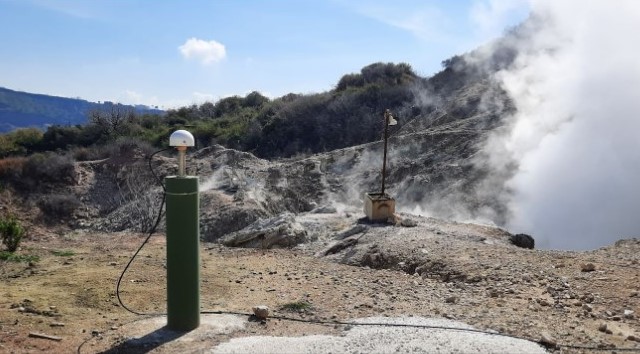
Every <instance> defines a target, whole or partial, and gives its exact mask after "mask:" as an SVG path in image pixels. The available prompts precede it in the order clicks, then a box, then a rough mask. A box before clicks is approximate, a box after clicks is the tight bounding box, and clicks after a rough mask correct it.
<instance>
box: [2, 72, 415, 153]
mask: <svg viewBox="0 0 640 354" xmlns="http://www.w3.org/2000/svg"><path fill="white" fill-rule="evenodd" d="M425 83H426V80H425V79H422V78H420V77H419V76H418V75H416V74H415V72H414V71H413V69H412V68H411V66H410V65H409V64H405V63H400V64H394V63H374V64H371V65H368V66H366V67H364V68H362V69H361V71H360V72H359V73H353V74H347V75H344V76H343V77H342V78H341V79H340V80H339V81H338V83H337V84H336V87H335V88H334V89H333V90H330V91H327V92H323V93H317V94H305V95H301V94H288V95H285V96H282V97H279V98H275V99H270V98H268V97H266V96H264V95H262V94H260V93H259V92H255V91H254V92H251V93H249V94H247V95H246V96H245V97H240V96H232V97H226V98H223V99H220V100H218V101H217V102H215V103H212V102H206V103H203V104H201V105H195V104H194V105H191V106H187V107H181V108H178V109H172V110H168V111H167V112H165V113H164V114H163V115H152V114H137V113H135V112H134V111H132V110H131V109H130V108H127V107H125V106H121V105H117V104H115V105H111V106H109V107H107V108H103V109H102V110H93V111H91V112H89V114H88V122H87V124H85V125H74V126H59V125H57V126H50V127H48V129H47V130H46V131H45V132H44V133H40V132H38V131H37V130H34V129H30V130H17V131H15V132H12V133H9V134H7V135H5V136H1V135H0V158H1V157H7V156H16V155H23V156H24V155H26V154H29V153H38V152H40V153H42V152H51V151H56V152H59V151H70V152H71V153H72V154H73V155H74V156H76V158H77V159H79V160H90V159H97V158H100V157H103V156H105V155H113V154H114V153H117V152H113V151H104V147H105V146H110V145H111V144H114V143H117V142H118V141H122V140H123V139H124V140H126V139H129V140H135V141H138V142H143V143H146V144H148V145H149V146H153V147H154V148H160V147H164V146H166V145H167V142H168V138H169V135H170V134H171V133H172V132H173V131H175V130H176V129H183V128H184V129H188V130H189V131H191V132H192V133H193V135H194V137H195V138H196V142H197V146H198V147H205V146H209V145H212V144H221V145H224V146H226V147H229V148H235V149H239V150H244V151H249V152H252V153H254V154H256V155H258V156H260V157H265V158H274V157H289V156H295V155H298V154H306V153H316V152H322V151H328V150H333V149H337V148H342V147H346V146H351V145H356V144H362V143H366V142H370V141H374V140H377V139H379V138H380V131H381V122H382V114H383V112H384V110H385V109H391V110H392V111H393V112H394V116H396V118H403V117H404V116H410V117H413V116H415V114H414V113H413V112H414V110H412V104H413V102H415V97H414V92H415V88H416V85H425ZM401 124H402V121H401Z"/></svg>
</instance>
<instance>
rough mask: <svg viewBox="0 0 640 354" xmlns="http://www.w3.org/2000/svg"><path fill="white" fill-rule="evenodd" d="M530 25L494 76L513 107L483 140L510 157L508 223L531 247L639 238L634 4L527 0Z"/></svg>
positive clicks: (498, 163) (639, 75)
mask: <svg viewBox="0 0 640 354" xmlns="http://www.w3.org/2000/svg"><path fill="white" fill-rule="evenodd" d="M531 5H532V6H531V9H532V14H533V19H536V20H537V21H533V22H534V23H536V22H537V25H535V30H534V33H533V35H532V37H531V38H528V39H527V40H526V41H525V42H523V43H522V46H521V48H519V50H520V52H519V55H518V57H517V58H516V62H515V65H514V67H512V68H510V69H509V70H507V71H503V72H500V73H499V74H498V80H499V81H500V82H501V83H502V85H503V87H504V89H505V90H506V91H507V92H508V93H509V95H510V96H511V97H512V98H513V100H514V103H515V105H516V107H517V113H516V114H515V115H514V116H512V117H510V118H509V119H511V120H510V121H509V123H508V125H507V129H506V130H505V131H503V132H502V133H499V134H495V135H494V136H492V138H491V139H490V140H489V142H488V145H487V149H488V150H489V154H490V155H491V156H492V158H491V160H490V164H491V167H492V168H494V169H497V170H499V169H501V168H502V169H504V168H505V167H504V166H505V165H506V163H508V162H509V161H518V162H519V169H518V171H517V173H516V174H515V176H514V177H513V178H511V179H510V180H509V181H508V182H507V185H508V187H509V188H511V189H512V191H513V193H514V194H513V195H512V198H511V200H510V204H509V207H510V209H511V211H512V213H513V215H512V219H511V221H510V224H509V225H508V227H509V229H510V230H511V231H514V232H525V233H530V234H531V235H533V236H534V237H535V239H536V246H538V247H540V248H551V249H573V250H584V249H594V248H597V247H601V246H604V245H608V244H611V243H612V242H613V241H615V240H618V239H621V238H629V237H639V236H640V214H639V213H640V50H638V48H637V45H636V43H637V38H636V37H637V34H638V33H640V2H639V1H635V0H619V1H615V2H610V1H601V0H587V1H585V0H574V1H568V0H563V1H555V0H545V1H533V2H532V4H531Z"/></svg>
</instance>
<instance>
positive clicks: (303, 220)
mask: <svg viewBox="0 0 640 354" xmlns="http://www.w3.org/2000/svg"><path fill="white" fill-rule="evenodd" d="M360 216H361V215H359V213H358V211H357V210H349V211H340V212H338V211H336V210H332V209H331V208H325V209H322V208H321V209H320V210H316V212H307V213H302V214H299V215H297V216H295V217H294V220H293V222H294V223H297V224H299V225H300V226H302V227H303V228H304V229H306V230H310V231H309V232H308V233H307V237H308V238H309V242H307V243H304V244H302V245H299V246H297V247H294V248H292V249H246V248H228V247H225V246H222V245H220V244H218V243H203V244H202V249H201V256H202V291H201V294H202V295H201V296H202V300H201V301H202V308H203V309H204V310H213V311H231V312H241V313H247V314H248V313H251V308H252V307H253V306H255V305H261V304H263V305H267V306H269V307H270V308H271V310H272V312H274V314H275V315H276V316H285V317H292V318H296V319H302V320H312V321H313V320H321V321H326V322H332V321H349V320H350V319H353V318H361V317H368V316H401V315H412V316H423V317H435V318H448V319H455V320H458V321H461V322H465V323H468V324H470V325H473V326H474V327H476V328H479V329H486V330H493V331H498V332H500V333H506V334H510V335H516V336H520V337H525V338H530V339H533V340H540V339H541V338H542V337H543V336H544V337H545V340H546V341H552V342H555V343H557V344H559V345H578V346H587V347H595V348H600V349H601V350H605V351H612V352H613V351H616V349H615V348H635V349H636V350H638V351H640V343H639V342H638V340H639V339H640V323H639V320H638V314H639V313H640V312H639V311H640V294H639V292H640V279H639V276H640V258H639V257H640V256H639V255H640V252H639V251H640V241H639V240H635V239H632V240H624V241H619V242H617V243H616V244H615V245H611V246H608V247H605V248H602V249H599V250H595V251H589V252H560V251H543V250H529V249H524V248H519V247H516V246H514V245H512V244H511V243H510V242H509V234H508V233H507V232H505V231H503V230H500V229H496V228H492V227H488V226H480V225H473V224H461V223H454V222H448V221H443V220H438V219H433V218H423V217H419V216H416V215H406V214H405V215H401V217H402V220H401V221H400V220H399V221H398V225H397V226H384V225H371V224H366V223H362V221H361V220H360ZM402 225H404V226H402ZM143 238H144V237H143V235H140V234H132V233H128V232H121V233H100V232H93V231H91V232H89V231H82V230H80V231H70V230H64V229H59V230H57V231H56V230H55V229H47V230H46V231H45V230H44V229H42V230H40V229H33V230H32V231H31V233H30V236H29V238H28V240H26V241H25V242H24V244H23V247H22V249H21V250H20V251H19V254H21V255H25V256H28V255H32V256H39V258H40V259H39V261H32V262H31V263H28V262H22V263H16V262H4V261H3V262H0V279H1V281H2V284H3V286H2V289H1V290H0V292H1V293H2V296H1V297H0V351H2V352H7V353H36V352H56V353H68V352H74V351H77V350H78V347H80V346H82V347H81V348H80V351H81V352H82V353H93V352H117V351H118V350H120V351H121V352H149V351H150V350H151V351H152V352H158V353H169V352H178V351H180V352H183V351H185V350H188V351H192V352H194V351H197V350H199V349H205V348H211V347H213V346H214V345H215V344H216V343H222V342H225V341H228V340H229V339H230V338H232V337H238V336H250V335H276V336H280V335H287V336H301V335H309V334H319V333H338V332H339V331H340V330H341V329H343V328H344V326H340V325H319V324H313V323H304V322H292V321H287V320H277V319H270V320H268V321H266V323H260V322H259V321H252V322H248V323H247V326H246V327H245V328H244V329H241V330H238V331H236V332H232V333H228V334H221V335H219V336H212V337H211V338H209V339H208V340H207V341H206V342H197V343H193V342H192V343H189V344H188V345H187V346H185V344H184V343H182V344H180V343H178V342H171V341H169V342H167V343H163V344H162V345H159V346H155V347H154V348H145V347H132V346H127V345H126V343H127V342H126V340H127V338H128V334H127V331H129V330H130V329H131V328H132V326H135V325H136V321H139V320H140V319H141V317H140V316H137V315H134V314H131V313H129V312H127V311H126V310H125V309H123V308H122V307H121V306H120V305H119V304H118V301H117V298H116V294H115V282H116V280H117V279H118V277H119V275H120V272H121V271H122V269H123V267H124V266H125V264H126V263H127V262H128V260H129V257H130V256H131V255H132V254H133V252H134V251H135V249H136V248H137V247H138V246H139V244H140V242H141V241H142V240H143ZM164 245H165V243H164V237H163V236H162V235H161V234H160V235H157V236H154V237H152V239H151V241H150V243H149V244H148V245H147V246H146V247H145V248H144V249H143V251H142V252H141V253H140V255H139V256H138V258H137V259H136V260H135V262H134V263H133V264H132V267H131V269H130V270H129V271H128V273H127V274H126V276H125V278H124V280H123V285H122V288H121V294H120V295H121V298H122V300H123V301H124V303H125V304H126V305H127V306H128V307H130V308H132V309H135V310H137V311H140V312H154V313H155V312H163V311H164V307H165V303H166V300H165V297H164V291H165V290H164V289H165V281H166V279H165V268H164V253H165V249H164ZM247 319H249V317H248V316H247ZM37 334H45V335H48V336H51V338H49V339H46V338H37V337H33V336H34V335H37ZM123 343H124V344H123ZM555 350H559V351H561V352H567V353H573V352H589V350H584V349H571V348H568V347H564V346H560V347H558V348H557V349H555Z"/></svg>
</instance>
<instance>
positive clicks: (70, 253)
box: [51, 250, 76, 257]
mask: <svg viewBox="0 0 640 354" xmlns="http://www.w3.org/2000/svg"><path fill="white" fill-rule="evenodd" d="M51 254H53V255H54V256H58V257H71V256H75V254H76V253H75V252H73V251H71V250H52V251H51Z"/></svg>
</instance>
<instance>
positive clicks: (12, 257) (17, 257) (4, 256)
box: [0, 251, 40, 262]
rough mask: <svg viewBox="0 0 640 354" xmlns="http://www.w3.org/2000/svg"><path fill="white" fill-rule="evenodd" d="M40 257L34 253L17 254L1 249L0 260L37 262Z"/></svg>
mask: <svg viewBox="0 0 640 354" xmlns="http://www.w3.org/2000/svg"><path fill="white" fill-rule="evenodd" d="M39 260H40V257H38V256H36V255H32V254H15V253H13V252H7V251H0V261H8V262H37V261H39Z"/></svg>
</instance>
